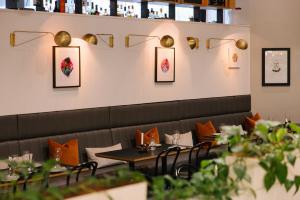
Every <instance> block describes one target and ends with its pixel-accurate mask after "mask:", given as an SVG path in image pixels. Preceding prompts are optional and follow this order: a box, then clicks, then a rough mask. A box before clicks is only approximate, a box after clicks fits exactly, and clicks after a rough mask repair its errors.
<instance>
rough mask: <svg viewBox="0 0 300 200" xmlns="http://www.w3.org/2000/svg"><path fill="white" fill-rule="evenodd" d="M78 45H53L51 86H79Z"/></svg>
mask: <svg viewBox="0 0 300 200" xmlns="http://www.w3.org/2000/svg"><path fill="white" fill-rule="evenodd" d="M80 73H81V70H80V47H79V46H70V47H59V46H54V47H53V88H70V87H80V85H81V74H80Z"/></svg>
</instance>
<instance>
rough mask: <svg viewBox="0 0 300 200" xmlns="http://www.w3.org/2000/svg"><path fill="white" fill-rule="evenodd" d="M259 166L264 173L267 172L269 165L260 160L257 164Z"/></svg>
mask: <svg viewBox="0 0 300 200" xmlns="http://www.w3.org/2000/svg"><path fill="white" fill-rule="evenodd" d="M259 165H260V166H261V167H262V168H263V169H264V170H266V171H268V170H269V163H268V162H267V161H266V160H261V161H260V162H259Z"/></svg>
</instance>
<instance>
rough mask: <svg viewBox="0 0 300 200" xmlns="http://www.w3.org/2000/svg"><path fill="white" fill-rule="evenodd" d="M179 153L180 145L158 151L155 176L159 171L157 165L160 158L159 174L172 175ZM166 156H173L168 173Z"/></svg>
mask: <svg viewBox="0 0 300 200" xmlns="http://www.w3.org/2000/svg"><path fill="white" fill-rule="evenodd" d="M174 152H175V155H174ZM179 153H180V147H172V148H169V149H167V150H164V151H162V152H160V153H159V154H158V155H157V157H156V162H155V176H157V175H158V171H159V169H158V165H159V161H160V160H161V174H162V175H165V174H170V175H174V172H175V165H176V162H177V158H178V156H179ZM168 156H174V157H173V162H172V165H171V169H170V171H169V173H168Z"/></svg>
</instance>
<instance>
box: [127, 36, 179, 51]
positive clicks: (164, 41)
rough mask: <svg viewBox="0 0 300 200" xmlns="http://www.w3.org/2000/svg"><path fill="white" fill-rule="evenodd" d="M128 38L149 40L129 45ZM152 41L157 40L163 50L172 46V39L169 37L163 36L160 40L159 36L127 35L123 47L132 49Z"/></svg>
mask: <svg viewBox="0 0 300 200" xmlns="http://www.w3.org/2000/svg"><path fill="white" fill-rule="evenodd" d="M130 37H146V38H149V39H147V40H145V41H142V42H139V43H135V44H132V45H130ZM153 39H158V40H159V41H160V45H161V46H162V47H165V48H170V47H172V46H173V45H174V38H173V37H172V36H170V35H165V36H163V37H162V38H160V37H159V36H150V35H136V34H129V35H127V36H126V37H125V47H127V48H129V47H134V46H137V45H139V44H142V43H144V42H147V41H149V40H153Z"/></svg>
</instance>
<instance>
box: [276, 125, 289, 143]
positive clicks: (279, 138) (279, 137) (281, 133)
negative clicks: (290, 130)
mask: <svg viewBox="0 0 300 200" xmlns="http://www.w3.org/2000/svg"><path fill="white" fill-rule="evenodd" d="M286 134H287V129H286V128H280V129H278V130H277V131H276V139H277V142H280V141H282V140H283V138H284V136H285V135H286Z"/></svg>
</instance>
